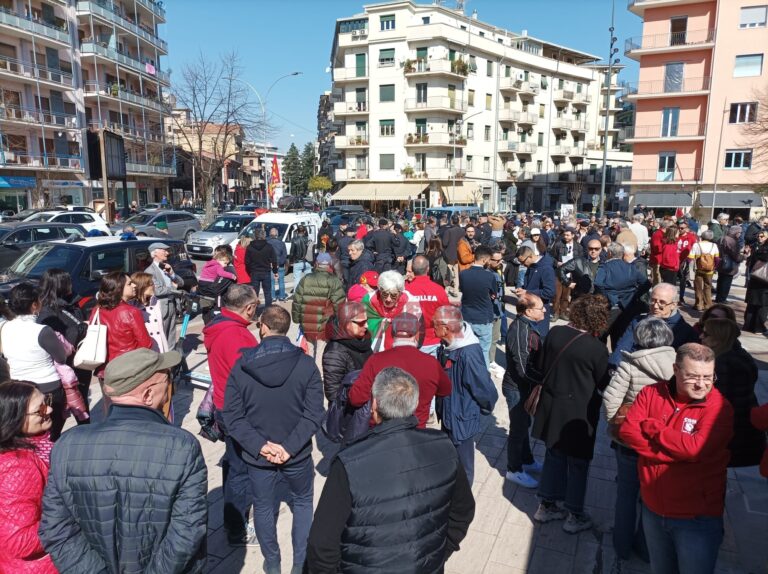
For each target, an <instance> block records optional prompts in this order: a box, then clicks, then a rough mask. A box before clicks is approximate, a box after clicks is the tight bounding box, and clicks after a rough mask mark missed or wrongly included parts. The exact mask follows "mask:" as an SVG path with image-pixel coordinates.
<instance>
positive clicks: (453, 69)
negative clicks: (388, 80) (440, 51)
mask: <svg viewBox="0 0 768 574" xmlns="http://www.w3.org/2000/svg"><path fill="white" fill-rule="evenodd" d="M403 74H405V77H406V78H428V77H430V76H435V77H437V76H443V77H446V78H455V79H458V80H463V79H464V78H466V77H467V75H468V74H469V65H468V64H467V63H466V62H464V60H448V59H437V60H406V61H405V62H404V63H403Z"/></svg>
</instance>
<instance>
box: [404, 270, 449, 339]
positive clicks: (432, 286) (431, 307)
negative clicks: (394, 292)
mask: <svg viewBox="0 0 768 574" xmlns="http://www.w3.org/2000/svg"><path fill="white" fill-rule="evenodd" d="M405 290H406V291H408V293H410V294H411V295H413V296H414V297H415V298H416V299H418V301H419V305H420V306H421V314H422V315H423V316H424V342H423V343H422V344H423V345H437V344H439V343H440V339H439V338H438V337H437V336H435V328H434V327H433V326H432V317H433V315H434V314H435V311H437V308H438V307H442V306H443V305H450V304H451V303H450V301H448V294H447V293H446V292H445V288H444V287H443V286H442V285H439V284H437V283H435V282H434V281H432V280H431V279H430V278H429V277H427V276H426V275H418V276H416V277H414V278H413V281H411V282H410V283H406V284H405Z"/></svg>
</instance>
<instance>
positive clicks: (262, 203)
mask: <svg viewBox="0 0 768 574" xmlns="http://www.w3.org/2000/svg"><path fill="white" fill-rule="evenodd" d="M243 205H244V206H246V207H252V208H253V209H269V202H268V201H267V200H266V199H256V198H254V197H252V198H249V199H244V200H243Z"/></svg>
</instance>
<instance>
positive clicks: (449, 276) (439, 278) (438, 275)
mask: <svg viewBox="0 0 768 574" xmlns="http://www.w3.org/2000/svg"><path fill="white" fill-rule="evenodd" d="M441 258H442V256H441ZM438 260H439V259H435V262H434V264H433V265H432V266H431V267H430V268H429V278H430V279H432V281H434V282H435V283H437V284H438V285H442V286H443V287H445V286H446V285H453V272H452V271H451V267H450V265H447V264H446V266H445V274H443V270H442V269H441V267H440V265H438Z"/></svg>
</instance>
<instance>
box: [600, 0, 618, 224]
mask: <svg viewBox="0 0 768 574" xmlns="http://www.w3.org/2000/svg"><path fill="white" fill-rule="evenodd" d="M615 13H616V2H615V0H614V1H613V2H612V3H611V27H610V28H608V31H609V32H610V34H611V44H610V50H609V51H608V75H607V76H606V77H605V123H604V124H603V173H602V177H601V181H600V212H599V213H600V218H601V219H602V218H603V217H605V178H606V172H607V167H608V115H609V114H608V109H609V107H610V101H611V78H612V77H613V65H614V64H618V63H619V59H618V58H616V60H614V59H613V56H614V55H615V54H616V53H617V52H618V51H619V49H618V48H616V47H615V44H616V41H617V38H616V36H614V35H613V31H614V17H615Z"/></svg>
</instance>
